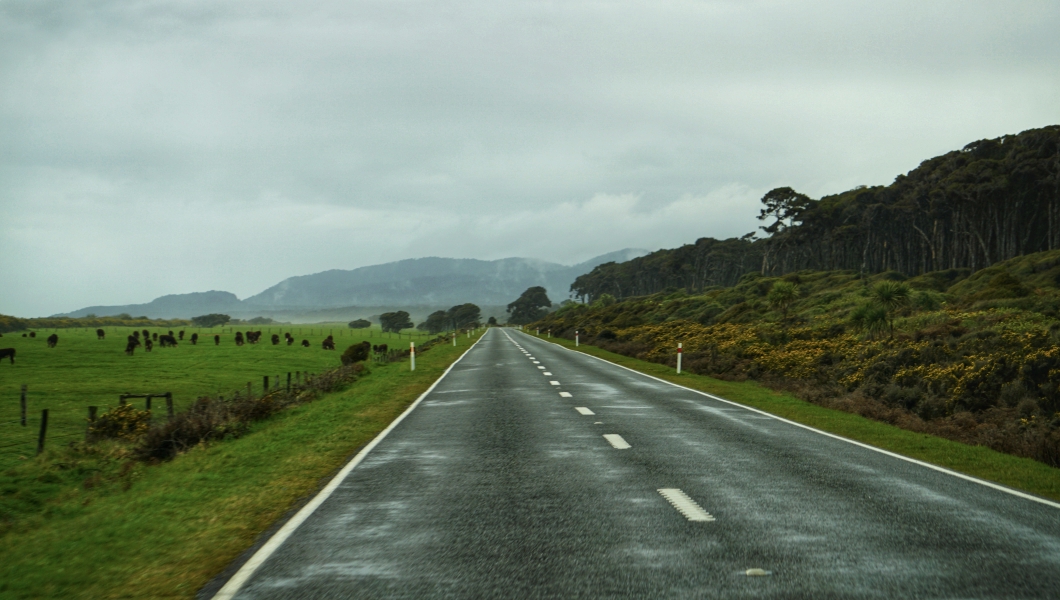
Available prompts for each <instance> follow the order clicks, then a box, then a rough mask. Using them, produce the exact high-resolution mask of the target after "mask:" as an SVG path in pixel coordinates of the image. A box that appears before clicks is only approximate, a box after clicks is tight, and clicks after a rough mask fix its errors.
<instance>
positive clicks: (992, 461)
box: [540, 334, 1060, 500]
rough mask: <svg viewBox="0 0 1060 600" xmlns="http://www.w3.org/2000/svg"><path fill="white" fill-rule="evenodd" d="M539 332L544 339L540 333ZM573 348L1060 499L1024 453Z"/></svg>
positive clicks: (1059, 482) (1051, 478)
mask: <svg viewBox="0 0 1060 600" xmlns="http://www.w3.org/2000/svg"><path fill="white" fill-rule="evenodd" d="M540 337H541V338H542V339H546V338H545V335H544V334H542V335H541V336H540ZM547 341H550V342H553V343H556V344H559V345H561V346H565V347H567V348H570V349H572V350H574V349H575V347H574V342H573V341H571V340H566V339H560V338H551V339H547ZM576 349H577V350H578V351H581V352H584V353H586V354H591V355H593V356H597V357H599V358H603V359H605V360H608V361H610V362H613V363H615V364H619V365H623V366H625V367H629V368H631V369H635V370H637V371H640V372H642V373H647V374H649V375H652V376H655V377H658V378H660V379H665V380H667V381H672V382H674V383H677V384H679V385H683V386H685V387H689V388H692V389H695V390H700V391H703V392H707V393H708V394H714V395H717V396H720V397H722V398H725V399H726V400H731V401H733V402H737V403H739V404H743V405H745V406H750V407H752V408H757V409H759V410H762V411H765V412H768V413H771V414H774V415H777V416H778V417H783V418H785V419H788V420H791V421H795V422H796V423H801V424H803V425H808V426H810V427H813V428H815V429H820V430H822V431H827V432H829V433H834V434H836V435H839V436H843V437H845V438H848V439H851V440H856V441H859V442H862V443H865V444H870V445H872V446H875V447H877V448H881V449H884V450H888V451H890V452H894V453H896V454H901V455H903V456H908V457H910V458H914V459H917V460H921V461H924V462H927V463H931V464H934V465H939V466H941V467H945V468H947V469H952V470H954V471H958V472H960V473H964V474H967V475H971V476H973V477H978V478H980V479H985V480H987V481H993V482H995V483H1000V484H1002V485H1006V486H1009V487H1012V488H1015V489H1019V490H1023V491H1026V492H1030V493H1032V494H1037V495H1039V496H1042V497H1045V498H1051V499H1053V500H1060V469H1054V468H1053V467H1050V466H1048V465H1045V464H1043V463H1040V462H1038V461H1035V460H1031V459H1029V458H1021V457H1018V456H1012V455H1009V454H1003V453H1001V452H996V451H994V450H991V449H989V448H986V447H983V446H969V445H966V444H961V443H959V442H954V441H950V440H947V439H943V438H940V437H936V436H932V435H926V434H923V433H916V432H913V431H907V430H905V429H900V428H898V427H894V426H892V425H888V424H886V423H881V422H879V421H873V420H871V419H866V418H865V417H862V416H860V415H855V414H851V413H846V412H842V411H838V410H833V409H829V408H824V407H822V406H818V405H816V404H812V403H810V402H806V401H804V400H800V399H798V398H796V397H794V396H792V395H791V394H787V393H783V392H777V391H774V390H771V389H769V388H767V387H765V386H763V385H761V384H759V383H757V382H754V381H721V380H718V379H714V378H712V377H706V376H703V375H693V374H690V373H682V374H680V375H678V374H677V373H676V371H675V369H673V368H672V367H668V366H665V365H660V364H658V363H652V362H647V361H643V360H637V359H635V358H630V357H628V356H622V355H620V354H615V353H613V352H608V351H606V350H602V349H600V348H597V347H595V346H590V345H587V344H581V345H580V346H579V347H578V348H576Z"/></svg>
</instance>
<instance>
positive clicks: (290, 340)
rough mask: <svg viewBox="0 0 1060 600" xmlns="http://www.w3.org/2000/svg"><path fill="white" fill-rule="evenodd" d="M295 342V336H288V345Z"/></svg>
mask: <svg viewBox="0 0 1060 600" xmlns="http://www.w3.org/2000/svg"><path fill="white" fill-rule="evenodd" d="M293 343H294V338H293V337H289V338H287V345H288V346H290V345H291V344H293Z"/></svg>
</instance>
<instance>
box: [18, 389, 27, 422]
mask: <svg viewBox="0 0 1060 600" xmlns="http://www.w3.org/2000/svg"><path fill="white" fill-rule="evenodd" d="M19 402H20V403H21V405H22V426H23V427H25V426H26V384H24V383H23V384H22V395H21V397H20V400H19Z"/></svg>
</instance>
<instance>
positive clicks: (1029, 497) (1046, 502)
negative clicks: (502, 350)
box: [549, 342, 1060, 508]
mask: <svg viewBox="0 0 1060 600" xmlns="http://www.w3.org/2000/svg"><path fill="white" fill-rule="evenodd" d="M549 343H552V344H555V342H549ZM555 345H556V346H558V347H560V348H563V349H564V350H567V351H570V352H577V353H578V354H581V355H582V356H588V357H589V358H595V359H596V360H598V361H600V362H603V363H607V364H609V365H613V366H616V367H618V368H620V369H625V370H627V371H630V372H632V373H636V374H637V375H641V376H644V377H647V378H649V379H654V380H655V381H659V382H662V383H665V384H667V385H672V386H674V387H678V388H681V389H683V390H688V391H690V392H694V393H696V394H699V395H700V396H706V397H707V398H711V399H712V400H717V401H718V402H724V403H726V404H731V405H733V406H738V407H740V408H742V409H744V410H749V411H751V412H756V413H758V414H760V415H765V416H767V417H769V418H771V419H776V420H778V421H783V422H784V423H788V424H789V425H794V426H796V427H801V428H803V429H806V430H808V431H812V432H814V433H819V434H821V435H824V436H828V437H830V438H833V439H837V440H842V441H844V442H847V443H848V444H854V445H855V446H861V447H862V448H866V449H868V450H872V451H873V452H879V453H880V454H886V455H887V456H891V457H894V458H897V459H899V460H904V461H905V462H908V463H913V464H914V465H920V466H921V467H927V468H928V469H932V470H934V471H938V472H939V473H946V474H947V475H952V476H954V477H957V478H959V479H964V480H966V481H971V482H973V483H978V484H979V485H983V486H986V487H988V488H992V489H995V490H998V491H1000V492H1005V493H1006V494H1011V495H1013V496H1017V497H1019V498H1023V499H1025V500H1032V501H1034V502H1038V503H1039V504H1044V505H1046V506H1051V507H1053V508H1060V502H1053V501H1052V500H1046V499H1045V498H1040V497H1038V496H1035V495H1033V494H1028V493H1026V492H1021V491H1019V490H1014V489H1012V488H1010V487H1005V486H1003V485H1001V484H999V483H994V482H992V481H987V480H985V479H979V478H978V477H973V476H971V475H965V474H964V473H959V472H957V471H954V470H951V469H947V468H946V467H940V466H938V465H933V464H931V463H928V462H924V461H922V460H917V459H915V458H910V457H908V456H902V455H901V454H897V453H894V452H891V451H890V450H884V449H883V448H877V447H876V446H872V445H869V444H866V443H864V442H859V441H856V440H852V439H850V438H845V437H843V436H841V435H836V434H834V433H828V432H827V431H821V430H820V429H817V428H814V427H810V426H809V425H803V424H802V423H796V422H795V421H791V420H789V419H785V418H784V417H778V416H777V415H774V414H772V413H768V412H766V411H764V410H759V409H757V408H751V407H750V406H745V405H743V404H740V403H739V402H733V401H732V400H726V399H725V398H722V397H720V396H715V395H714V394H708V393H707V392H701V391H699V390H695V389H692V388H690V387H685V386H683V385H681V384H679V383H674V382H672V381H667V380H665V379H660V378H658V377H656V376H654V375H648V374H647V373H642V372H640V371H638V370H636V369H631V368H629V367H627V366H625V365H620V364H618V363H613V362H611V361H609V360H607V359H606V358H600V357H599V356H593V355H592V354H588V353H585V352H580V351H578V350H573V349H571V348H567V347H566V346H561V345H559V344H555Z"/></svg>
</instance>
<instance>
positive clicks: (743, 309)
mask: <svg viewBox="0 0 1060 600" xmlns="http://www.w3.org/2000/svg"><path fill="white" fill-rule="evenodd" d="M1047 254H1050V255H1052V254H1056V255H1057V259H1058V260H1057V261H1053V262H1048V261H1047V264H1045V266H1046V267H1048V268H1050V269H1055V268H1057V267H1060V252H1053V253H1047ZM1054 262H1055V264H1054ZM1028 264H1030V265H1039V266H1040V265H1042V264H1043V261H1042V260H1040V259H1036V258H1035V257H1025V258H1021V259H1020V260H1018V261H1012V262H1010V263H1006V264H1002V265H995V266H994V267H991V268H990V269H989V271H991V272H989V273H985V274H979V273H975V274H971V275H970V276H969V273H968V272H967V271H961V272H956V271H955V272H953V273H951V272H941V273H928V274H925V275H923V276H920V277H917V278H913V279H908V280H905V281H901V279H904V277H902V276H901V275H900V274H897V273H884V274H880V275H878V276H875V277H873V278H868V279H865V278H861V277H859V276H858V275H857V274H855V273H849V272H802V273H799V274H797V283H796V279H795V277H791V276H787V277H785V278H783V279H772V278H763V277H760V276H757V275H754V276H748V277H745V278H744V279H743V280H741V283H740V284H738V285H737V286H734V287H732V288H717V289H713V290H710V291H708V292H706V293H704V294H701V295H688V294H686V293H664V294H656V295H653V296H646V297H641V298H633V299H629V300H625V301H621V302H618V303H615V304H613V305H611V306H607V307H596V308H594V307H583V308H581V309H579V310H574V309H567V310H565V311H562V312H561V311H557V312H556V313H553V314H551V315H549V316H547V317H546V318H545V319H543V320H542V321H539V322H538V323H534V324H532V325H531V326H532V327H538V326H540V327H541V329H542V331H543V330H545V329H551V330H552V333H553V335H557V336H560V337H566V338H572V337H573V333H574V331H575V330H579V331H580V332H581V334H582V340H583V342H589V343H594V344H596V345H598V346H600V347H602V348H605V349H607V350H610V351H613V352H617V353H620V354H625V355H628V356H633V357H636V358H640V359H645V360H651V361H655V362H659V363H664V364H670V365H673V364H675V362H676V352H675V350H676V348H677V344H678V343H679V342H680V343H682V344H683V345H684V358H683V364H684V369H685V370H687V371H689V372H692V373H699V374H704V375H711V376H714V377H718V378H722V379H733V380H741V379H746V378H754V379H758V380H761V381H763V382H765V383H767V384H769V385H774V386H779V387H782V388H784V387H790V386H791V385H792V383H791V382H802V383H800V384H799V385H797V386H795V387H793V388H791V389H794V390H796V391H797V393H799V394H800V395H802V396H803V397H806V398H808V399H811V400H812V401H815V402H819V403H822V404H828V405H830V406H833V405H834V406H839V407H841V408H844V409H845V410H850V411H852V412H859V413H863V414H865V415H866V416H872V418H880V419H883V420H887V421H888V422H892V423H894V424H899V425H900V426H903V427H907V428H912V429H915V430H917V431H924V432H930V433H935V434H938V435H944V436H946V437H950V438H952V439H956V440H960V441H966V442H969V443H976V444H983V445H987V446H990V447H992V448H995V449H998V450H1002V451H1005V452H1011V453H1015V454H1018V455H1021V456H1028V457H1032V458H1035V459H1038V460H1041V461H1043V462H1046V463H1048V464H1051V465H1053V466H1060V347H1058V343H1060V324H1057V323H1056V321H1055V316H1054V315H1055V314H1056V312H1055V311H1056V308H1057V307H1058V306H1060V290H1058V289H1057V283H1056V281H1058V280H1060V277H1053V276H1052V275H1050V276H1049V277H1048V278H1041V277H1039V275H1038V273H1039V271H1035V270H1034V268H1030V267H1027V266H1026V265H1028ZM1042 268H1045V267H1042ZM1007 269H1011V270H1012V272H1013V273H1017V274H1020V275H1021V276H1022V277H1025V279H1022V280H1021V279H1020V277H1017V276H1016V275H1013V274H1012V273H1010V272H1009V271H1008V270H1007ZM965 278H967V279H965ZM954 281H956V283H954ZM1027 282H1034V283H1036V284H1037V285H1039V286H1041V287H1035V288H1031V287H1030V286H1029V285H1028V283H1027ZM1050 282H1053V283H1051V284H1050ZM940 288H941V289H940ZM954 292H956V293H954ZM1013 299H1015V300H1019V301H1027V302H1028V304H1027V305H1026V306H1023V305H1019V306H1016V305H998V304H996V303H998V302H1011V301H1014V300H1013ZM987 301H989V302H992V303H995V304H991V305H988V306H987V305H985V303H986V302H987ZM1028 307H1029V308H1028Z"/></svg>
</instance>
